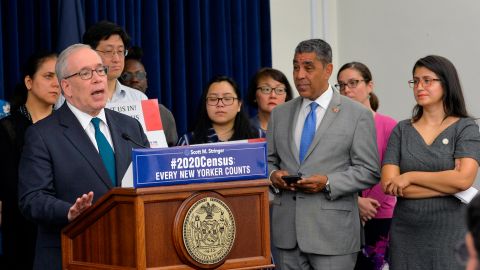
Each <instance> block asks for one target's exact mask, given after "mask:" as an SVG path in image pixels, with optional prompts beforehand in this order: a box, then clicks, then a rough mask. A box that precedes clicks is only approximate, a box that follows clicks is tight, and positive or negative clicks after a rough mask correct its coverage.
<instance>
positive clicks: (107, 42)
mask: <svg viewBox="0 0 480 270" xmlns="http://www.w3.org/2000/svg"><path fill="white" fill-rule="evenodd" d="M83 43H84V44H87V45H90V47H92V49H94V50H95V51H96V52H97V53H98V54H99V55H100V57H101V58H102V61H103V64H104V65H105V66H107V67H108V74H107V83H108V88H107V92H106V94H107V103H116V102H129V101H140V100H145V99H148V98H147V96H146V95H145V94H144V93H142V92H140V91H137V90H136V89H133V88H131V87H128V86H125V85H123V84H121V83H120V82H119V80H118V79H119V78H120V76H121V75H122V72H123V68H124V66H125V57H126V56H128V53H129V52H128V49H127V48H128V46H129V44H130V37H129V36H128V34H127V33H126V32H125V30H123V28H122V27H120V26H119V25H117V24H115V23H112V22H109V21H101V22H98V23H96V24H94V25H92V26H91V27H90V28H89V29H88V30H87V31H86V32H85V33H84V34H83ZM63 101H64V98H63V97H60V98H59V101H58V102H57V106H56V107H57V108H58V107H60V105H61V104H62V103H63ZM160 116H161V119H162V124H163V129H164V132H165V137H166V140H167V143H168V145H170V146H171V145H175V143H176V142H177V139H178V135H177V127H176V124H175V119H174V118H173V115H172V113H171V112H170V111H169V110H168V109H167V108H166V107H165V106H163V105H162V106H160Z"/></svg>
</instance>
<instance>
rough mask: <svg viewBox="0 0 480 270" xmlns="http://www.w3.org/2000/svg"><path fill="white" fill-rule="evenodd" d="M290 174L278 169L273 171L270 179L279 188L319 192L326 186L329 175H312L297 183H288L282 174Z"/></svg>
mask: <svg viewBox="0 0 480 270" xmlns="http://www.w3.org/2000/svg"><path fill="white" fill-rule="evenodd" d="M284 175H289V173H288V172H287V171H284V170H278V171H275V172H273V173H272V175H271V176H270V180H271V181H272V184H273V185H274V186H275V187H276V188H279V189H286V190H291V191H296V190H300V191H302V192H305V193H317V192H320V191H322V190H323V189H324V188H325V185H326V183H327V180H328V178H327V176H325V175H312V176H309V177H302V179H301V180H298V181H297V182H296V183H292V184H287V183H286V182H285V181H284V180H283V179H282V176H284Z"/></svg>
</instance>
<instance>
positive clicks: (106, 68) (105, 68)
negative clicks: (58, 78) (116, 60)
mask: <svg viewBox="0 0 480 270" xmlns="http://www.w3.org/2000/svg"><path fill="white" fill-rule="evenodd" d="M100 69H103V71H104V72H105V74H103V75H102V74H100V73H98V70H100ZM82 71H89V72H90V73H89V74H90V75H89V77H88V78H87V77H82V76H81V75H80V73H81V72H82ZM94 71H95V72H96V73H97V75H98V76H100V77H103V76H107V74H108V67H107V66H99V67H97V68H94V69H88V68H82V69H80V70H79V71H78V72H76V73H73V74H70V75H67V76H65V77H63V79H64V80H66V79H70V78H72V77H73V76H77V75H78V77H80V79H82V80H84V81H86V80H90V79H91V78H93V72H94Z"/></svg>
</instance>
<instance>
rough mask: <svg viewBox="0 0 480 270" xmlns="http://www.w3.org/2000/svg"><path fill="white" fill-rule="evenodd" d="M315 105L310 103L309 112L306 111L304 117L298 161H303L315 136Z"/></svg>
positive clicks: (316, 105)
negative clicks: (305, 116)
mask: <svg viewBox="0 0 480 270" xmlns="http://www.w3.org/2000/svg"><path fill="white" fill-rule="evenodd" d="M317 107H318V103H316V102H312V103H310V112H309V113H308V115H307V118H305V123H304V124H303V130H302V137H301V139H300V152H299V159H300V163H302V162H303V159H304V158H305V155H306V154H307V151H308V148H309V147H310V144H311V143H312V141H313V137H315V131H316V126H317V113H316V110H317Z"/></svg>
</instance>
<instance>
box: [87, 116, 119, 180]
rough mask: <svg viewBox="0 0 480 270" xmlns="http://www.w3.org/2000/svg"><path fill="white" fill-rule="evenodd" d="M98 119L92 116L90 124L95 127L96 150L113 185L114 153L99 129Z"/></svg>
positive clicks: (114, 177) (114, 178)
mask: <svg viewBox="0 0 480 270" xmlns="http://www.w3.org/2000/svg"><path fill="white" fill-rule="evenodd" d="M100 121H101V120H100V118H97V117H95V118H92V124H93V127H94V128H95V140H96V141H97V146H98V152H99V153H100V157H101V158H102V161H103V165H105V169H107V172H108V176H110V181H112V185H113V186H114V187H115V186H116V182H117V181H116V172H115V155H114V153H113V149H112V147H111V146H110V143H108V140H107V138H106V137H105V135H104V134H103V133H102V131H101V130H100Z"/></svg>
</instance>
